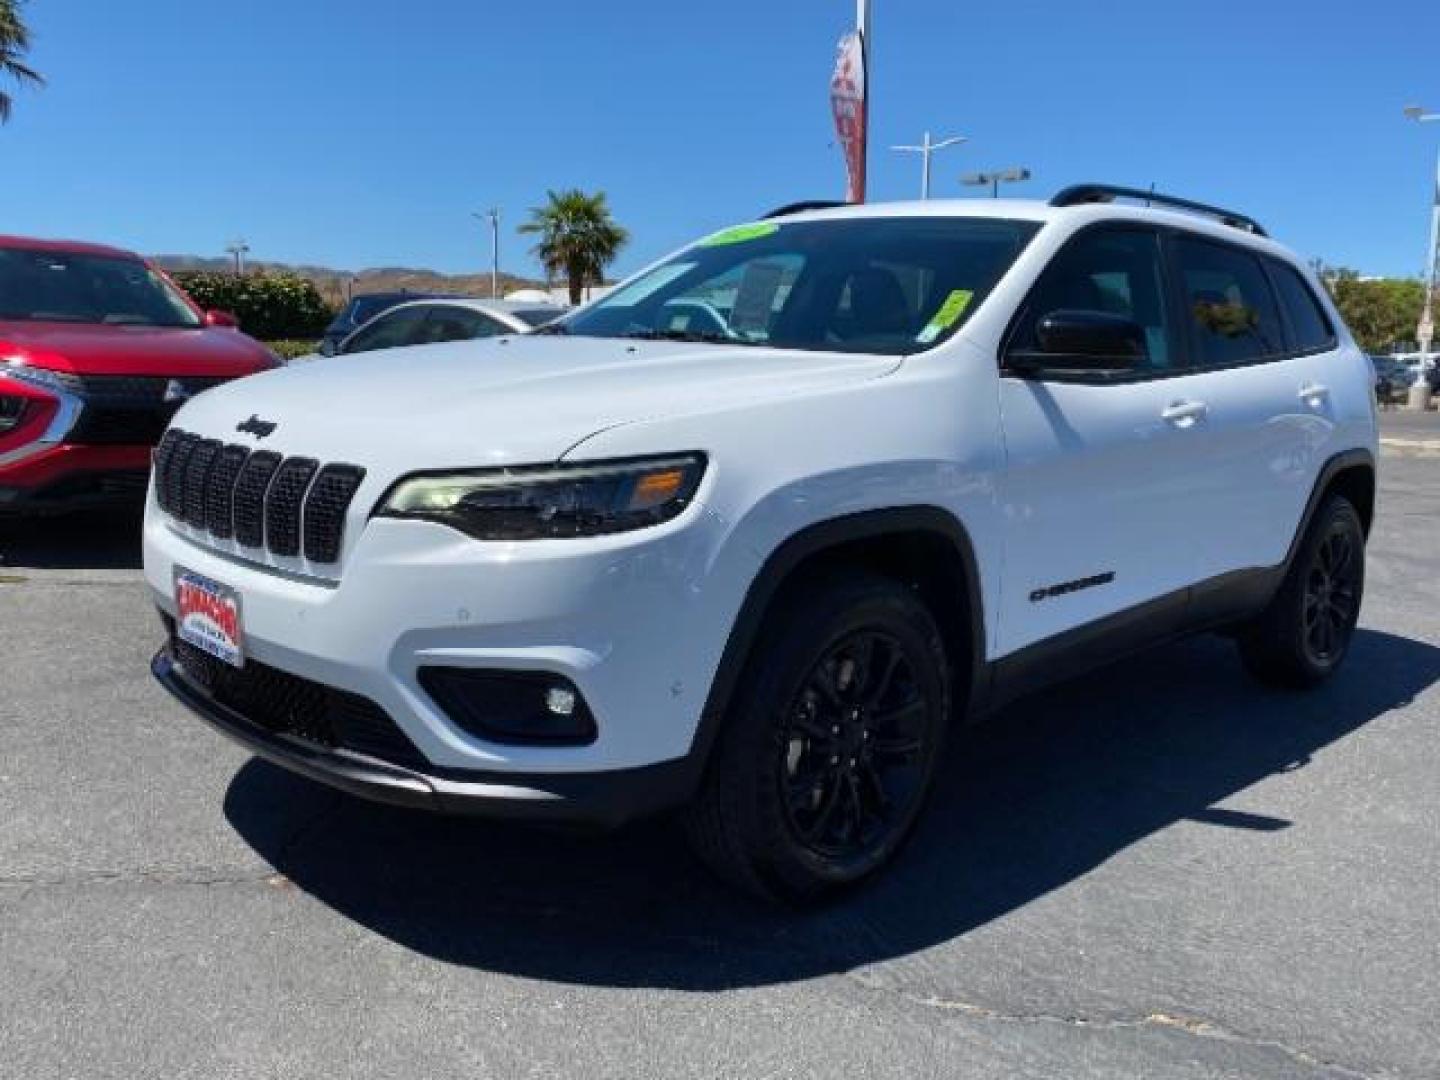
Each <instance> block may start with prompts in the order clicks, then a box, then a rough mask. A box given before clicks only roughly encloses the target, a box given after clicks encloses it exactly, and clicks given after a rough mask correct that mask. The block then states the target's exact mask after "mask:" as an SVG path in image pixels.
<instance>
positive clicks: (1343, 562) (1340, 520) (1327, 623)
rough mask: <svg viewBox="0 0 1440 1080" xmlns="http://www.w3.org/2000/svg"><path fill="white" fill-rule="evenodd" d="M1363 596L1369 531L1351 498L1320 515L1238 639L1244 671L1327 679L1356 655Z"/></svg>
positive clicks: (1267, 677)
mask: <svg viewBox="0 0 1440 1080" xmlns="http://www.w3.org/2000/svg"><path fill="white" fill-rule="evenodd" d="M1364 592H1365V529H1364V527H1363V526H1362V525H1361V523H1360V515H1359V514H1358V513H1356V512H1355V507H1354V506H1352V505H1351V504H1350V502H1349V500H1347V499H1345V498H1344V497H1342V496H1339V495H1332V496H1331V497H1330V498H1329V499H1327V500H1326V501H1325V503H1324V505H1322V506H1321V508H1320V510H1319V512H1318V513H1316V515H1315V518H1314V520H1313V521H1312V522H1311V523H1310V528H1309V529H1308V530H1307V531H1306V533H1305V536H1304V539H1302V540H1301V542H1300V549H1299V551H1297V552H1296V555H1295V561H1294V562H1293V563H1292V564H1291V566H1290V569H1289V571H1288V572H1287V573H1286V575H1285V580H1284V581H1283V582H1282V583H1281V585H1280V589H1279V591H1278V592H1277V593H1276V594H1275V597H1274V599H1273V600H1271V601H1270V605H1269V607H1267V608H1266V609H1265V610H1264V611H1263V612H1261V614H1260V615H1259V616H1258V617H1257V618H1256V619H1255V620H1254V622H1252V623H1250V624H1249V625H1247V626H1246V627H1245V628H1244V629H1243V630H1242V632H1241V634H1240V635H1239V638H1238V642H1239V646H1240V657H1241V659H1242V660H1243V661H1244V664H1245V668H1246V670H1247V671H1249V672H1250V674H1252V675H1253V676H1255V677H1256V678H1257V679H1259V680H1260V681H1261V682H1265V683H1268V684H1270V685H1272V686H1285V687H1294V688H1303V687H1309V686H1315V685H1317V684H1318V683H1321V682H1323V681H1324V680H1325V679H1327V678H1329V677H1330V676H1331V675H1332V674H1334V672H1335V671H1336V669H1337V668H1339V666H1340V664H1341V663H1342V662H1343V661H1344V659H1345V655H1346V653H1348V652H1349V650H1350V639H1351V637H1352V636H1353V635H1354V632H1355V624H1356V622H1357V620H1358V619H1359V617H1360V601H1361V599H1362V597H1363V596H1364Z"/></svg>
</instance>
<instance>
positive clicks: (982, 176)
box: [960, 169, 1030, 199]
mask: <svg viewBox="0 0 1440 1080" xmlns="http://www.w3.org/2000/svg"><path fill="white" fill-rule="evenodd" d="M1029 179H1030V170H1029V169H998V170H996V171H995V172H972V173H966V174H965V175H964V176H962V177H960V182H961V183H962V184H968V185H970V186H971V187H989V188H990V197H991V198H992V199H998V198H999V197H1000V185H1001V184H1014V183H1019V182H1020V181H1021V180H1029Z"/></svg>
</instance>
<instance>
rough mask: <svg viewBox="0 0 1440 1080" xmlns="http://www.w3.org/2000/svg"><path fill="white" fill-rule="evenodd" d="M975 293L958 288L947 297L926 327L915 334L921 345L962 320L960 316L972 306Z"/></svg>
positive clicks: (929, 341)
mask: <svg viewBox="0 0 1440 1080" xmlns="http://www.w3.org/2000/svg"><path fill="white" fill-rule="evenodd" d="M974 298H975V294H974V293H973V292H971V291H970V290H969V289H956V290H954V291H953V292H952V293H951V294H950V295H949V296H947V297H946V298H945V302H944V303H943V304H941V305H940V310H939V311H937V312H935V315H934V317H933V318H932V319H931V320H930V321H929V322H928V323H926V324H925V329H923V330H921V331H920V333H918V334H916V335H915V340H916V341H918V342H919V343H920V344H921V345H929V344H930V343H931V342H932V341H934V340H935V339H936V338H938V337H939V336H940V335H941V334H943V333H944V332H945V331H946V330H949V329H950V327H952V326H954V325H955V324H956V323H957V322H959V321H960V316H961V315H964V314H965V310H966V309H967V308H968V307H969V306H970V301H971V300H973V299H974Z"/></svg>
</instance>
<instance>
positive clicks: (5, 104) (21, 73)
mask: <svg viewBox="0 0 1440 1080" xmlns="http://www.w3.org/2000/svg"><path fill="white" fill-rule="evenodd" d="M23 2H24V0H0V76H5V75H8V76H9V77H10V78H11V79H12V80H14V81H15V82H16V83H19V84H21V85H24V84H25V83H34V84H35V85H37V86H38V85H39V84H41V83H43V82H44V81H45V80H44V79H43V78H41V76H40V73H39V72H38V71H36V70H35V69H34V68H30V67H27V66H26V65H24V64H22V63H21V62H20V58H21V57H22V56H24V55H25V54H26V53H28V52H29V51H30V31H29V30H28V29H27V28H26V26H25V24H24V23H23V22H22V21H21V20H20V5H21V3H23ZM10 107H11V102H10V95H9V94H7V93H5V91H3V90H0V124H3V123H5V121H7V120H9V119H10Z"/></svg>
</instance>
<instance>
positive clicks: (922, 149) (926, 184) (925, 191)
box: [890, 131, 968, 199]
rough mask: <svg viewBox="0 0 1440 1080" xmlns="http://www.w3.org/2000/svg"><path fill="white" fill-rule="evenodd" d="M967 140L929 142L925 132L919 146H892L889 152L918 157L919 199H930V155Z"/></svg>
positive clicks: (953, 139) (960, 136) (952, 139)
mask: <svg viewBox="0 0 1440 1080" xmlns="http://www.w3.org/2000/svg"><path fill="white" fill-rule="evenodd" d="M967 141H968V140H967V139H966V138H965V136H963V135H956V136H954V137H952V138H949V139H941V140H940V141H939V142H931V141H930V133H929V132H928V131H927V132H925V138H924V139H922V140H921V142H920V145H919V146H892V147H890V149H891V150H898V151H900V152H901V153H908V154H919V155H920V198H922V199H928V198H930V155H931V154H933V153H935V151H936V150H944V149H945V148H946V147H947V146H957V145H959V144H960V143H963V142H967Z"/></svg>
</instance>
